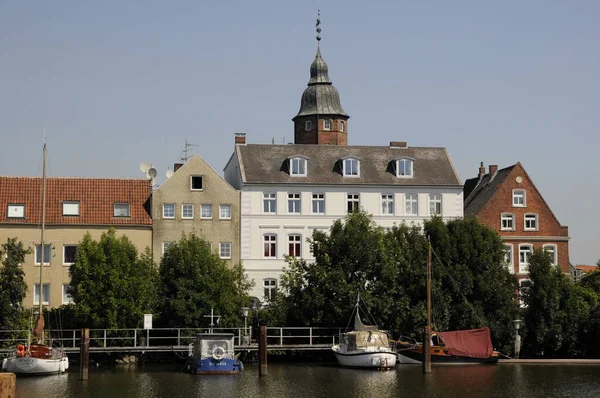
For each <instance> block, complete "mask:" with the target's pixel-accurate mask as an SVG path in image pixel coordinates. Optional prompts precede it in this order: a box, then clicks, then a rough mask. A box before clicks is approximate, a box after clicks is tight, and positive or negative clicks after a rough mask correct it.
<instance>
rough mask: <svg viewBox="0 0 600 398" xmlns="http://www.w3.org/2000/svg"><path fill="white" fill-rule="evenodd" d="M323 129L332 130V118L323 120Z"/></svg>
mask: <svg viewBox="0 0 600 398" xmlns="http://www.w3.org/2000/svg"><path fill="white" fill-rule="evenodd" d="M323 130H331V120H329V119H325V120H323Z"/></svg>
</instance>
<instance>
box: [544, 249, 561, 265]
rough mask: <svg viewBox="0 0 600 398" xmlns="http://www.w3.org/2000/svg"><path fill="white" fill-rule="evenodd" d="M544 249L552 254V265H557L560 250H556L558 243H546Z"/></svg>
mask: <svg viewBox="0 0 600 398" xmlns="http://www.w3.org/2000/svg"><path fill="white" fill-rule="evenodd" d="M544 251H545V252H546V253H548V255H549V256H550V259H551V260H552V265H557V264H558V251H557V250H556V245H544Z"/></svg>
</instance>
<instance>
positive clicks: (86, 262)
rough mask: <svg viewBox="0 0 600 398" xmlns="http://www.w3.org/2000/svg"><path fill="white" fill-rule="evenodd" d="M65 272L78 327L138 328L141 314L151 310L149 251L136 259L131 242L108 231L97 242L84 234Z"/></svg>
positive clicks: (152, 284)
mask: <svg viewBox="0 0 600 398" xmlns="http://www.w3.org/2000/svg"><path fill="white" fill-rule="evenodd" d="M69 271H70V274H71V287H70V294H71V296H72V297H73V301H74V302H75V304H76V305H75V315H76V318H77V323H78V324H79V325H80V326H86V327H91V328H133V327H140V326H141V325H142V324H143V314H145V313H151V312H152V310H153V309H154V305H155V300H156V298H155V291H156V289H155V285H156V267H155V266H154V263H153V261H152V256H151V253H150V250H149V249H146V251H145V253H144V254H143V255H141V256H138V252H137V249H136V247H135V246H134V245H133V243H131V241H130V240H129V239H128V238H127V237H126V236H121V237H118V236H117V234H116V232H115V230H114V229H112V228H111V229H109V230H108V232H106V233H103V234H102V236H101V238H100V241H95V240H93V239H92V237H91V236H90V234H89V233H88V234H86V235H85V236H84V238H83V240H82V241H81V242H80V243H79V246H78V247H77V257H76V259H75V263H74V264H73V265H71V267H70V270H69Z"/></svg>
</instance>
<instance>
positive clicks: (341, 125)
mask: <svg viewBox="0 0 600 398" xmlns="http://www.w3.org/2000/svg"><path fill="white" fill-rule="evenodd" d="M340 131H341V132H342V133H343V132H344V121H343V120H342V121H340Z"/></svg>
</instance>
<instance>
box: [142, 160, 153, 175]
mask: <svg viewBox="0 0 600 398" xmlns="http://www.w3.org/2000/svg"><path fill="white" fill-rule="evenodd" d="M151 167H152V166H150V163H148V162H142V163H140V170H142V173H146V172H147V171H148V170H150V168H151Z"/></svg>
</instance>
